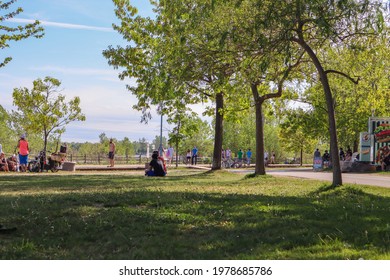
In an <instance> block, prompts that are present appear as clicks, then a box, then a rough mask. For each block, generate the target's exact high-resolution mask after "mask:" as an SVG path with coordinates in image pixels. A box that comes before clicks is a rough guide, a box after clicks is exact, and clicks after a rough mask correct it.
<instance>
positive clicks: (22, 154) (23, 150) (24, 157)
mask: <svg viewBox="0 0 390 280" xmlns="http://www.w3.org/2000/svg"><path fill="white" fill-rule="evenodd" d="M17 148H18V149H19V164H20V172H26V170H27V162H28V154H29V147H28V141H27V140H26V135H25V134H23V135H22V136H20V139H19V141H18V146H17Z"/></svg>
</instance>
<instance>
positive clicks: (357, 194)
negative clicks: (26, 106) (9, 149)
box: [0, 169, 390, 260]
mask: <svg viewBox="0 0 390 280" xmlns="http://www.w3.org/2000/svg"><path fill="white" fill-rule="evenodd" d="M3 174H4V173H3ZM3 174H2V175H1V177H0V213H1V214H0V224H2V225H3V226H4V227H14V226H16V227H17V230H16V231H15V232H13V233H10V234H0V256H1V259H145V260H149V259H359V258H364V259H390V214H389V213H390V211H389V210H390V189H385V188H376V187H372V188H370V187H363V186H356V185H353V186H352V185H345V186H343V187H339V188H336V189H332V188H329V187H328V186H327V185H324V183H323V182H316V181H310V180H303V179H293V178H286V179H284V178H280V177H271V176H265V177H257V178H251V176H245V175H242V174H232V173H228V172H225V171H220V172H215V173H210V172H204V171H198V170H185V169H180V170H173V171H170V174H169V176H168V177H166V178H145V177H143V176H142V175H141V173H116V174H110V173H102V174H88V173H85V174H78V173H75V174H69V173H58V174H18V175H3Z"/></svg>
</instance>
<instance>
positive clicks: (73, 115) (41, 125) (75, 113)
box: [12, 77, 85, 151]
mask: <svg viewBox="0 0 390 280" xmlns="http://www.w3.org/2000/svg"><path fill="white" fill-rule="evenodd" d="M60 85H61V82H60V81H59V80H57V79H55V78H52V77H46V78H44V79H43V80H42V79H37V80H35V81H34V82H33V88H32V89H31V90H29V89H28V88H15V89H14V91H13V103H14V105H15V106H16V107H17V110H16V111H13V112H12V123H13V124H14V125H15V126H16V127H18V126H19V127H21V128H22V129H23V130H24V131H27V132H32V133H39V134H41V136H42V138H43V140H44V150H45V151H46V149H47V143H48V138H49V136H50V135H52V136H55V135H56V136H60V135H61V134H62V133H63V132H64V131H65V126H66V125H67V124H68V123H70V122H72V121H84V120H85V116H84V114H82V113H81V108H80V98H79V97H75V98H73V99H72V100H70V101H69V102H68V103H67V102H66V100H65V96H64V95H62V94H59V87H60Z"/></svg>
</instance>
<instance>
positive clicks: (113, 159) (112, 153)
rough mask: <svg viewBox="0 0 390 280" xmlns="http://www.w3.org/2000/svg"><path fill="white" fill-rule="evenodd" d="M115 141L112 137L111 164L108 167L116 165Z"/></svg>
mask: <svg viewBox="0 0 390 280" xmlns="http://www.w3.org/2000/svg"><path fill="white" fill-rule="evenodd" d="M115 149H116V146H115V143H114V140H113V139H112V138H111V139H110V143H109V150H108V158H109V160H110V165H109V166H107V167H114V165H115Z"/></svg>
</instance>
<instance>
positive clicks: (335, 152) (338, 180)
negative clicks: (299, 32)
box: [297, 37, 343, 186]
mask: <svg viewBox="0 0 390 280" xmlns="http://www.w3.org/2000/svg"><path fill="white" fill-rule="evenodd" d="M297 43H298V44H299V45H301V46H302V47H303V48H304V50H305V51H306V53H307V54H308V55H309V57H310V59H311V60H312V61H313V63H314V65H315V67H316V69H317V71H318V74H319V76H320V80H321V84H322V87H323V89H324V93H325V99H326V106H327V109H328V121H329V135H330V154H331V157H332V170H333V183H332V186H340V185H342V184H343V182H342V177H341V168H340V160H339V149H338V145H337V130H336V119H335V112H334V107H333V97H332V91H331V89H330V86H329V80H328V76H327V74H326V72H325V70H324V68H323V67H322V65H321V62H320V61H319V59H318V57H317V55H316V54H315V53H314V51H313V50H312V49H311V48H310V46H309V45H307V44H306V42H305V41H304V40H303V37H300V39H299V40H297Z"/></svg>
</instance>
